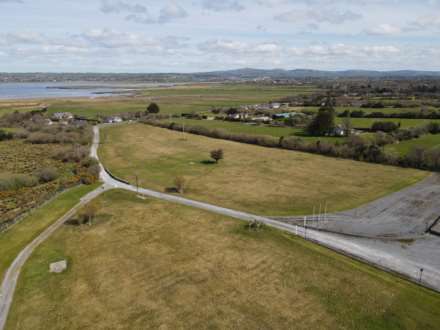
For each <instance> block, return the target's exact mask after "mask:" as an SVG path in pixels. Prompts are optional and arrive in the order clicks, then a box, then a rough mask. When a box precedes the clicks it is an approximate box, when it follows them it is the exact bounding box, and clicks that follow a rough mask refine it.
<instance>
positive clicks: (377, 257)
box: [0, 126, 440, 330]
mask: <svg viewBox="0 0 440 330" xmlns="http://www.w3.org/2000/svg"><path fill="white" fill-rule="evenodd" d="M99 144H100V137H99V127H98V126H95V127H94V138H93V144H92V148H91V156H93V157H95V158H96V159H98V160H99V157H98V147H99ZM100 167H101V173H100V178H101V180H102V181H103V183H104V185H103V186H102V187H100V188H98V189H96V190H94V191H93V192H91V193H89V194H88V195H86V196H85V197H84V198H82V199H81V201H80V203H78V204H77V205H76V206H75V207H74V208H72V209H71V210H70V211H69V212H68V213H66V214H65V215H64V216H63V217H62V218H60V219H59V220H58V221H57V222H55V223H54V224H52V225H51V226H50V227H48V228H47V229H46V230H45V231H44V232H43V233H42V234H41V235H39V236H38V237H37V238H36V239H35V240H34V241H32V242H31V243H30V244H29V245H28V246H26V248H24V249H23V250H22V251H21V252H20V254H19V255H18V256H17V258H16V259H15V260H14V262H13V263H12V265H11V266H10V267H9V269H8V271H7V273H6V275H5V278H4V279H3V282H2V286H1V288H0V330H3V329H4V326H5V324H6V320H7V315H8V312H9V309H10V306H11V303H12V299H13V295H14V291H15V287H16V284H17V281H18V278H19V275H20V271H21V268H22V267H23V265H24V264H25V262H26V261H27V259H28V258H29V257H30V255H31V254H32V252H33V251H34V250H35V248H36V247H38V245H40V244H41V243H42V242H44V241H45V240H46V239H47V238H48V237H49V236H50V235H51V234H52V233H53V232H54V231H56V230H57V229H58V228H59V227H60V226H62V225H63V223H64V222H65V221H66V220H67V219H69V218H70V217H71V216H72V215H74V214H75V212H76V211H77V210H78V209H80V208H81V207H82V206H83V205H85V204H87V203H88V202H90V201H91V200H92V199H94V198H96V197H97V196H99V195H100V194H101V193H103V192H104V191H107V190H109V189H124V190H128V191H132V192H138V193H139V194H142V195H144V196H148V197H153V198H158V199H161V200H165V201H168V202H172V203H178V204H182V205H186V206H190V207H195V208H198V209H202V210H206V211H209V212H214V213H218V214H221V215H225V216H228V217H232V218H236V219H240V220H245V221H254V220H257V221H260V222H262V223H264V224H266V225H268V226H271V227H274V228H277V229H280V230H284V231H286V232H289V233H291V234H294V235H298V236H301V237H304V238H306V239H308V240H311V241H313V242H315V243H318V244H320V245H323V246H326V247H328V248H330V249H332V250H335V251H338V252H340V253H343V254H345V255H348V256H351V257H353V258H356V259H359V260H362V261H365V262H367V263H370V264H373V265H375V266H377V267H379V268H382V269H385V270H388V271H392V272H395V273H399V274H401V275H403V276H404V277H406V278H408V279H410V280H412V281H415V282H419V283H421V284H423V285H425V286H427V287H430V288H432V289H434V290H437V291H440V260H438V258H437V259H436V260H433V258H434V256H435V255H436V254H437V255H438V253H435V252H434V251H439V249H440V239H438V238H436V237H433V236H431V235H426V236H425V237H424V238H423V239H422V240H419V241H417V244H414V245H408V246H405V247H404V248H403V247H401V244H402V243H399V242H394V243H393V242H384V241H381V240H371V239H360V238H354V237H347V236H343V235H338V234H331V233H325V232H320V231H315V230H312V229H307V228H303V227H299V226H295V225H292V224H288V223H283V222H280V221H277V220H273V219H270V218H267V217H261V216H257V215H253V214H250V213H246V212H240V211H235V210H231V209H227V208H223V207H219V206H215V205H211V204H207V203H202V202H198V201H194V200H190V199H186V198H183V197H179V196H174V195H169V194H164V193H160V192H157V191H153V190H149V189H143V188H140V189H137V188H136V187H134V186H132V185H129V184H127V183H124V182H121V181H118V180H117V179H114V178H112V177H111V176H110V174H109V173H108V172H107V171H106V170H105V169H104V167H103V166H102V164H101V163H100ZM421 268H423V269H424V271H423V277H422V278H421V277H420V269H421ZM420 280H421V281H420Z"/></svg>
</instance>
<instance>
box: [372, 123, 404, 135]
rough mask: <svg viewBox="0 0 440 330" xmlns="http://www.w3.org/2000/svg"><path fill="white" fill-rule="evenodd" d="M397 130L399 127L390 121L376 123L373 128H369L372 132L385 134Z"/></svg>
mask: <svg viewBox="0 0 440 330" xmlns="http://www.w3.org/2000/svg"><path fill="white" fill-rule="evenodd" d="M398 128H399V125H398V124H396V123H394V122H391V121H377V122H375V123H373V126H371V130H372V131H373V132H385V133H391V132H394V131H396V130H397V129H398Z"/></svg>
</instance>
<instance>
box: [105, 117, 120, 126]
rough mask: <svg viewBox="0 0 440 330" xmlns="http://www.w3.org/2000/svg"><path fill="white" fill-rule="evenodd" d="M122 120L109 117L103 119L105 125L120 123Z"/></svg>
mask: <svg viewBox="0 0 440 330" xmlns="http://www.w3.org/2000/svg"><path fill="white" fill-rule="evenodd" d="M123 121H124V120H123V119H122V118H121V117H119V116H111V117H107V118H105V119H104V122H105V123H107V124H118V123H122V122H123Z"/></svg>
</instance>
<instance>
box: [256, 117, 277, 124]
mask: <svg viewBox="0 0 440 330" xmlns="http://www.w3.org/2000/svg"><path fill="white" fill-rule="evenodd" d="M252 121H254V122H257V123H270V122H271V121H272V118H271V117H268V116H259V117H253V118H252Z"/></svg>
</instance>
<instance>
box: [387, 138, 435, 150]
mask: <svg viewBox="0 0 440 330" xmlns="http://www.w3.org/2000/svg"><path fill="white" fill-rule="evenodd" d="M415 147H423V148H426V149H436V148H440V134H436V135H432V134H427V135H423V136H422V137H420V138H418V139H412V140H408V141H403V142H400V143H399V144H390V145H388V146H387V147H386V150H387V151H388V152H392V153H397V154H399V155H406V154H408V153H409V152H410V151H411V150H412V149H413V148H415Z"/></svg>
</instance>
